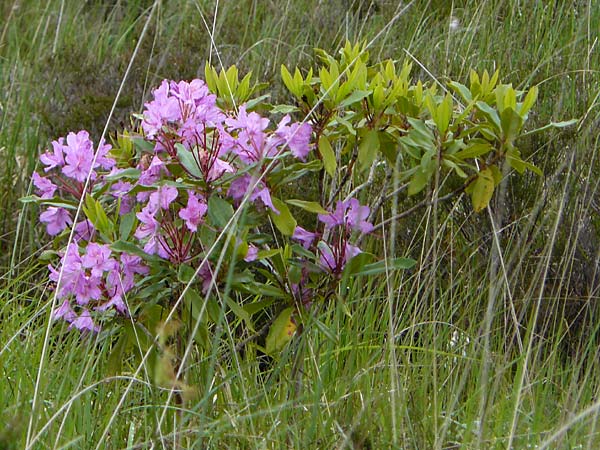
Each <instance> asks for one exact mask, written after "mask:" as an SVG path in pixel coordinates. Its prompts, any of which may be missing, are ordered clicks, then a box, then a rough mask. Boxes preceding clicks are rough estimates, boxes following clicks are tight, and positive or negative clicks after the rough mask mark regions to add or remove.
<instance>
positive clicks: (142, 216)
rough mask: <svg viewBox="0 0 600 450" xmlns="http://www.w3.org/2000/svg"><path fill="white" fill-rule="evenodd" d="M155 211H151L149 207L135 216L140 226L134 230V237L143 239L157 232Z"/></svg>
mask: <svg viewBox="0 0 600 450" xmlns="http://www.w3.org/2000/svg"><path fill="white" fill-rule="evenodd" d="M155 214H156V211H152V209H151V208H150V205H148V206H146V207H145V208H144V209H142V211H141V212H139V213H137V214H136V216H137V218H138V219H139V220H140V222H141V223H140V225H139V226H138V228H137V230H135V234H134V236H135V237H136V238H138V239H144V238H145V237H148V236H150V235H153V234H155V233H156V232H157V231H158V226H159V224H158V221H157V220H156V219H155V218H154V215H155Z"/></svg>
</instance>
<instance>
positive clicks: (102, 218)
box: [83, 194, 114, 236]
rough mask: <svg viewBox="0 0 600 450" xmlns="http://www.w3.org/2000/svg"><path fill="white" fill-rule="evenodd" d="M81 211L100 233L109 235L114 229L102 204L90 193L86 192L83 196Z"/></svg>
mask: <svg viewBox="0 0 600 450" xmlns="http://www.w3.org/2000/svg"><path fill="white" fill-rule="evenodd" d="M83 212H84V213H85V215H86V217H87V218H88V219H89V220H90V222H92V224H93V225H94V227H95V228H96V229H97V230H98V231H99V232H100V233H102V234H104V235H106V236H111V234H112V232H113V231H114V224H113V222H111V221H110V220H108V216H107V215H106V213H105V212H104V208H103V207H102V204H101V203H100V202H99V201H98V200H96V199H94V198H93V197H92V196H91V195H90V194H87V195H86V197H85V202H84V204H83Z"/></svg>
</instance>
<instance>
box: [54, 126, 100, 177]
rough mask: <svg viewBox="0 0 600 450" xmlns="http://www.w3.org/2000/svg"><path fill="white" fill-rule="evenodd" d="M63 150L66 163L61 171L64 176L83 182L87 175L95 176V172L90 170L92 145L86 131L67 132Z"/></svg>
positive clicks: (92, 153)
mask: <svg viewBox="0 0 600 450" xmlns="http://www.w3.org/2000/svg"><path fill="white" fill-rule="evenodd" d="M63 151H64V153H65V162H66V165H65V166H64V167H63V168H62V172H63V173H64V174H65V175H66V176H68V177H70V178H73V179H75V180H77V181H79V182H84V181H85V180H86V179H87V177H88V175H89V176H90V177H91V178H92V179H94V178H95V175H96V174H95V173H94V172H93V171H92V162H93V161H94V147H93V144H92V141H90V135H89V133H88V132H87V131H84V130H82V131H80V132H79V133H77V134H75V133H69V134H68V135H67V146H66V147H64V149H63Z"/></svg>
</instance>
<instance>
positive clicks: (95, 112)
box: [0, 0, 600, 449]
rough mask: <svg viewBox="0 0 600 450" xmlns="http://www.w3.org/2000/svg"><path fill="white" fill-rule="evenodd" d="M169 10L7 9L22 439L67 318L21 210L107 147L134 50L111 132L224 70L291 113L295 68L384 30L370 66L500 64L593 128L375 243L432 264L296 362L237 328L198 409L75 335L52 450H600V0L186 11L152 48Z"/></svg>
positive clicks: (44, 413) (50, 436)
mask: <svg viewBox="0 0 600 450" xmlns="http://www.w3.org/2000/svg"><path fill="white" fill-rule="evenodd" d="M475 3H476V4H475ZM153 5H154V2H152V1H148V0H138V1H129V2H124V1H100V0H95V1H88V2H69V1H64V2H63V1H58V0H54V1H44V2H42V1H38V0H26V1H21V2H16V1H15V2H14V3H13V2H4V3H2V5H0V33H1V34H0V157H1V159H0V180H1V181H0V183H1V188H0V253H1V256H0V265H1V266H2V267H3V269H4V270H3V273H4V272H6V274H5V275H4V276H3V277H2V281H0V285H1V286H2V290H1V291H0V321H1V324H2V326H1V328H0V367H1V368H2V375H1V377H2V381H0V410H2V413H1V414H0V424H2V426H0V447H3V448H4V447H6V448H11V446H12V448H23V443H24V442H25V441H26V434H27V429H26V428H27V425H26V424H27V423H28V422H29V420H30V414H31V400H32V398H33V393H34V390H35V380H36V374H37V369H38V366H39V364H40V357H41V348H42V345H43V342H44V327H45V324H46V321H47V319H48V315H47V308H48V303H47V302H48V299H49V295H48V293H47V292H45V291H44V286H45V284H44V280H45V276H46V272H45V267H44V265H43V263H38V262H37V252H38V251H39V249H40V247H42V246H43V245H44V244H45V243H46V240H45V237H44V233H43V230H41V229H40V227H39V225H38V224H37V223H36V211H34V210H32V209H31V208H30V207H28V208H24V207H22V205H20V204H19V203H18V202H17V199H18V198H19V197H20V196H22V195H24V194H25V193H26V192H28V190H29V189H30V186H29V184H30V178H29V175H30V173H31V171H32V170H33V169H34V167H35V165H36V160H37V156H38V155H39V153H40V151H41V150H42V149H43V148H44V147H45V146H47V145H48V144H49V142H50V140H51V139H54V138H56V137H57V136H61V135H64V134H65V133H67V132H68V131H71V130H79V129H81V128H86V129H89V130H90V131H91V133H92V135H93V136H94V138H95V139H97V138H99V136H100V135H101V133H102V131H103V129H104V126H105V123H106V120H107V118H108V116H109V113H110V110H111V107H112V105H113V103H114V101H115V94H116V92H117V90H118V88H119V86H120V84H121V80H122V77H123V74H124V73H125V70H126V68H127V66H128V65H129V63H130V61H131V60H132V58H133V57H134V55H135V59H134V60H133V65H132V70H131V72H130V74H129V77H128V78H127V79H126V80H125V83H124V90H123V92H122V95H121V96H120V98H119V99H118V101H117V103H116V109H115V114H114V115H113V117H112V120H111V121H110V123H109V130H110V131H115V130H118V129H120V128H121V127H122V125H123V124H129V123H130V112H132V111H134V112H140V111H141V109H142V105H143V103H144V101H147V99H148V95H149V92H150V90H151V89H152V87H153V86H155V85H156V84H157V83H158V82H159V81H160V80H162V79H163V78H173V79H190V78H193V77H197V76H201V75H202V73H203V68H204V64H205V61H207V60H209V61H211V62H212V63H213V64H214V65H216V66H217V67H219V66H221V65H223V66H225V67H227V66H229V65H230V64H236V65H238V67H239V68H240V70H241V71H242V72H246V71H248V70H253V72H254V74H255V76H256V78H258V79H259V80H260V81H268V82H271V86H272V87H271V88H270V89H269V90H268V91H269V92H270V93H271V95H272V102H273V103H275V102H280V101H289V99H288V98H287V97H286V95H285V93H284V90H283V88H282V84H281V82H280V80H279V77H278V73H279V67H280V65H281V64H282V63H285V64H286V65H288V67H289V66H292V67H294V66H296V65H298V66H299V67H308V66H310V65H311V64H313V63H314V60H313V58H314V54H313V52H312V48H313V47H320V48H324V49H326V50H327V51H330V52H334V51H335V50H336V49H337V48H338V47H339V46H340V45H341V44H343V42H344V41H345V40H346V39H350V40H351V41H354V40H365V41H367V42H370V41H371V40H372V39H374V38H375V37H376V36H378V34H379V36H378V37H377V39H375V40H373V42H372V45H371V47H370V52H371V55H373V56H374V58H375V59H377V58H387V57H391V58H393V59H396V60H400V61H401V60H405V59H409V60H412V61H413V66H414V71H413V72H414V77H416V78H420V79H423V80H427V81H430V82H431V81H432V79H443V78H444V77H451V78H452V79H456V80H459V81H462V82H464V81H466V80H467V78H468V72H469V70H470V69H471V68H474V69H477V70H483V69H488V70H495V69H496V68H499V69H500V71H501V76H502V80H503V81H504V82H513V83H514V84H515V85H516V86H518V87H521V88H525V87H527V86H530V85H532V84H539V86H540V99H539V100H538V104H537V106H536V108H535V111H534V113H533V114H532V117H531V119H530V120H531V122H532V124H531V127H532V129H533V128H535V127H536V126H540V125H543V124H545V123H547V122H549V121H551V120H556V121H559V120H565V119H568V118H573V117H575V118H580V119H581V121H580V123H579V124H578V125H576V126H575V127H573V128H572V129H569V130H567V131H565V132H561V133H558V132H554V131H550V132H546V133H543V134H533V135H530V136H527V137H525V138H523V139H522V141H520V142H519V146H520V148H521V149H522V151H523V154H524V155H527V156H530V157H531V160H532V161H533V162H534V163H535V164H536V165H538V166H539V167H541V168H542V169H543V171H544V173H545V177H544V179H539V178H537V177H535V176H528V177H523V178H522V179H520V180H517V179H516V177H512V176H509V177H508V182H507V184H506V187H505V191H504V193H503V194H501V195H498V196H497V198H496V200H495V203H494V204H493V206H492V208H491V209H490V213H489V214H488V213H487V212H484V213H482V214H480V215H473V214H472V212H471V208H470V205H469V204H468V202H467V201H466V199H462V201H459V202H456V203H453V204H443V205H440V206H439V209H437V210H435V209H433V208H428V209H423V211H422V212H419V213H418V214H416V215H415V216H414V217H410V218H407V219H404V220H403V221H401V222H399V223H396V224H393V225H392V226H391V228H386V229H384V230H383V232H382V234H381V236H380V237H382V238H385V243H382V241H381V240H380V241H377V242H376V241H373V242H372V243H371V245H372V246H373V248H374V249H375V248H383V246H384V245H385V246H387V247H386V248H388V249H391V250H393V251H394V252H397V254H398V256H405V255H410V256H412V257H414V258H416V259H419V265H418V267H419V270H418V271H416V272H414V273H405V274H402V275H400V276H398V277H397V278H390V279H385V278H379V279H373V280H358V281H357V282H356V283H355V284H354V285H353V286H352V287H351V290H350V291H349V292H347V293H345V296H344V301H343V302H339V303H338V304H332V305H329V308H327V311H328V312H327V313H322V314H321V315H319V316H318V317H317V319H318V320H319V325H316V324H315V325H314V326H312V327H311V328H310V330H309V331H308V332H306V333H305V334H304V335H303V337H302V339H301V340H299V342H296V343H295V344H294V346H292V347H291V348H290V349H289V350H288V352H287V353H286V354H284V355H283V356H282V358H281V360H280V361H270V362H268V363H260V361H258V360H255V359H254V358H253V357H252V355H251V354H247V355H245V357H242V356H241V355H238V354H236V353H235V352H234V353H233V355H234V357H233V359H227V360H220V359H219V358H218V357H217V354H221V353H222V352H224V351H226V350H227V348H228V347H230V346H231V345H232V344H230V343H229V342H230V338H228V335H227V333H228V332H229V333H233V331H232V330H235V329H236V327H239V326H240V325H239V324H238V323H235V322H228V323H226V324H225V326H224V330H223V331H222V333H223V334H221V335H219V334H217V335H216V338H215V342H214V345H215V348H217V349H218V350H215V352H214V353H213V354H208V355H207V354H202V353H201V352H197V353H196V354H195V356H194V358H192V360H193V363H192V364H191V367H190V368H189V370H188V375H187V379H186V383H187V384H189V385H190V386H192V387H193V395H192V398H191V399H190V400H189V401H186V402H177V401H174V400H173V399H170V400H169V395H168V392H165V391H164V390H162V389H160V388H159V387H157V386H156V385H155V384H154V383H153V380H152V377H151V376H150V375H148V374H147V373H146V372H151V371H152V370H153V369H154V368H153V367H150V366H149V365H147V366H146V367H145V368H144V369H142V370H141V371H140V372H139V373H136V369H137V368H138V367H139V366H138V364H139V360H140V358H139V355H138V357H136V355H132V356H130V357H129V358H128V359H127V360H125V361H123V371H122V372H120V373H118V374H114V375H113V376H109V375H107V374H108V373H110V369H109V367H108V364H109V362H108V361H109V354H110V353H111V351H112V350H114V349H113V348H112V345H113V341H112V339H111V336H110V335H107V334H101V335H99V336H97V337H88V338H84V339H80V338H79V337H78V336H75V335H73V334H72V333H66V332H65V330H63V329H61V328H60V327H56V329H54V328H53V331H52V333H51V343H50V347H49V348H50V350H51V352H50V355H49V357H48V358H47V361H46V363H45V369H44V376H43V382H42V384H41V387H40V388H39V389H40V391H39V392H38V394H39V395H40V398H41V399H42V404H41V406H40V408H39V409H38V410H37V411H36V415H35V416H34V417H33V419H32V423H33V424H34V426H33V433H32V434H31V436H30V442H31V438H33V437H34V436H36V435H37V434H38V433H39V440H38V441H36V444H35V445H34V447H33V448H69V447H71V448H95V447H96V446H97V445H101V447H100V448H104V447H106V448H125V447H129V448H150V447H151V443H154V445H155V446H161V445H162V447H164V448H178V447H183V448H187V447H189V448H193V447H200V448H203V447H217V448H281V447H289V448H298V447H302V448H357V449H358V448H365V449H366V448H387V447H391V446H397V447H402V448H457V446H459V445H462V446H464V448H496V447H498V448H505V447H508V446H512V447H513V448H526V447H527V446H528V445H530V446H534V445H539V444H540V443H542V442H543V441H544V440H545V439H549V440H550V442H548V445H549V446H550V448H575V447H576V446H578V445H579V446H581V447H580V448H586V447H587V448H590V449H591V448H596V447H597V445H598V442H600V438H599V437H598V425H597V413H598V408H597V407H596V408H594V405H595V404H594V402H596V401H597V394H598V392H597V391H598V380H597V377H598V373H599V371H598V355H597V347H598V346H597V334H598V333H597V331H598V330H597V327H598V323H600V322H599V321H598V308H597V306H596V301H597V300H596V298H597V289H598V274H597V267H598V259H599V255H600V247H599V246H598V231H599V230H600V229H599V228H598V227H599V226H600V223H599V222H598V221H599V219H598V217H599V216H598V212H599V211H598V204H597V200H596V198H597V187H598V186H597V181H596V180H597V179H598V173H599V170H598V169H599V168H598V161H597V159H598V155H597V148H598V142H597V134H598V133H597V130H598V125H599V115H598V108H597V106H598V95H599V94H600V90H599V88H598V86H599V80H600V76H599V74H598V70H599V68H600V64H599V62H600V61H599V60H600V56H599V54H600V52H599V51H598V48H597V45H598V44H597V37H598V36H597V30H598V29H599V28H600V17H599V16H600V8H599V7H598V4H597V2H595V1H574V2H560V1H553V2H541V1H540V2H538V1H528V2H521V1H516V0H511V1H508V0H504V1H498V2H492V1H482V2H468V1H455V2H444V1H425V0H421V1H414V2H412V3H409V2H395V1H388V0H381V1H374V2H369V1H359V0H354V1H352V0H334V1H331V2H322V1H317V0H303V1H298V2H296V1H258V0H254V1H251V0H243V1H239V2H219V3H216V2H194V1H184V0H173V1H169V2H161V3H160V4H159V5H158V6H157V7H156V9H154V12H153V14H152V17H151V19H150V21H149V22H148V29H147V33H146V35H145V38H144V40H143V41H142V42H141V43H139V44H140V46H139V49H138V53H135V49H136V45H137V44H138V39H139V36H140V35H141V33H142V30H143V28H144V26H145V24H146V21H147V17H148V15H149V13H150V11H151V8H152V7H153ZM208 30H210V31H211V33H213V30H214V46H212V45H211V39H210V33H209V32H208ZM513 178H514V179H513ZM412 203H413V200H412V199H405V198H403V197H402V196H400V198H399V201H398V205H397V206H395V207H397V208H398V209H399V210H400V211H401V210H402V209H404V208H406V207H408V206H409V205H411V204H412ZM389 208H390V211H391V209H392V208H393V207H392V206H391V205H390V207H389ZM436 214H437V215H438V223H439V224H441V225H440V226H439V227H438V228H437V229H432V228H431V223H432V220H433V215H436ZM392 242H393V244H394V245H393V246H392ZM392 253H393V252H392ZM389 256H396V255H395V254H389ZM44 307H45V308H46V309H44ZM228 330H229V331H228ZM218 343H220V344H218ZM217 344H218V345H217ZM219 346H220V347H219ZM65 349H68V351H65ZM297 355H301V356H302V370H301V371H300V374H299V375H298V371H295V370H293V368H294V366H296V365H297V364H298V362H297V361H296V358H298V356H297ZM132 380H133V381H132ZM125 393H127V395H125ZM121 399H124V403H122V404H120V401H121ZM165 405H167V406H165ZM590 406H591V407H592V409H591V410H590V411H589V413H586V414H585V415H584V416H583V417H579V416H578V414H581V413H585V412H586V411H588V410H587V409H586V408H589V407H590ZM113 415H114V417H113ZM163 415H164V417H163ZM23 424H25V425H23ZM159 424H160V425H159ZM562 428H564V432H561V431H562Z"/></svg>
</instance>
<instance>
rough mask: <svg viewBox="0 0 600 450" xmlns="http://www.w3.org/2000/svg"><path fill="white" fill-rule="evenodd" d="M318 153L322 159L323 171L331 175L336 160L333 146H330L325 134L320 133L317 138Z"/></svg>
mask: <svg viewBox="0 0 600 450" xmlns="http://www.w3.org/2000/svg"><path fill="white" fill-rule="evenodd" d="M319 153H320V154H321V159H322V160H323V167H324V168H325V172H327V173H328V174H329V176H330V177H333V175H334V174H335V169H336V167H337V161H336V159H335V153H334V151H333V148H332V147H331V142H329V139H328V138H327V136H325V135H321V137H320V138H319Z"/></svg>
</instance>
